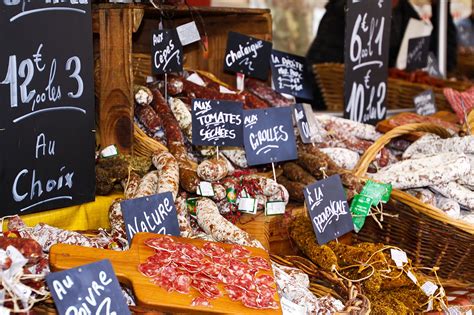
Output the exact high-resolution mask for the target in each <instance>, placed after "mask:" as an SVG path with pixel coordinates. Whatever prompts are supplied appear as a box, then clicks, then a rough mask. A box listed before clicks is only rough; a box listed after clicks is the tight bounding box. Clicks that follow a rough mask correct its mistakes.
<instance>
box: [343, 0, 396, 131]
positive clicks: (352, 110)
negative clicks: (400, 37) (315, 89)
mask: <svg viewBox="0 0 474 315" xmlns="http://www.w3.org/2000/svg"><path fill="white" fill-rule="evenodd" d="M391 9H392V6H391V1H386V0H360V1H354V0H347V15H346V30H345V40H344V65H345V70H344V118H349V119H351V120H355V121H359V122H364V123H376V122H377V121H379V120H382V119H384V118H385V115H386V112H387V110H386V99H387V75H388V50H389V44H390V42H389V35H390V17H391V12H392V10H391Z"/></svg>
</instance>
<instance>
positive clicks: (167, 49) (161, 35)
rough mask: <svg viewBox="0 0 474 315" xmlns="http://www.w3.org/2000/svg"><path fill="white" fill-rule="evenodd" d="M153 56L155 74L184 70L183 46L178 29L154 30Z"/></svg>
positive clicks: (152, 62)
mask: <svg viewBox="0 0 474 315" xmlns="http://www.w3.org/2000/svg"><path fill="white" fill-rule="evenodd" d="M151 56H152V58H151V64H152V67H151V68H152V73H153V74H163V73H171V72H180V71H183V46H182V45H181V42H180V40H179V37H178V32H177V31H176V29H169V30H154V31H153V33H152V38H151Z"/></svg>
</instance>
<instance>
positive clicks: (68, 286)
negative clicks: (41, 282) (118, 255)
mask: <svg viewBox="0 0 474 315" xmlns="http://www.w3.org/2000/svg"><path fill="white" fill-rule="evenodd" d="M46 282H47V283H48V287H49V289H50V290H51V295H52V296H53V300H54V304H55V305H56V309H57V310H58V312H59V314H60V315H69V314H117V315H118V314H120V315H122V314H123V315H127V314H130V310H129V308H128V305H127V303H126V302H125V297H124V296H123V293H122V289H121V288H120V285H119V283H118V280H117V277H116V276H115V272H114V270H113V269H112V265H111V264H110V261H109V260H107V259H104V260H101V261H98V262H94V263H90V264H87V265H83V266H80V267H76V268H72V269H69V270H64V271H60V272H53V273H50V274H48V275H47V276H46Z"/></svg>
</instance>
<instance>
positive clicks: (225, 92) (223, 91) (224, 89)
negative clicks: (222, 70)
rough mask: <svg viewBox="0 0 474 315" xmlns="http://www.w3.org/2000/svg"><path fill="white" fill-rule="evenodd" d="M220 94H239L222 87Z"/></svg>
mask: <svg viewBox="0 0 474 315" xmlns="http://www.w3.org/2000/svg"><path fill="white" fill-rule="evenodd" d="M219 92H221V93H222V94H237V93H235V92H234V91H231V90H229V89H228V88H226V87H225V86H222V85H219Z"/></svg>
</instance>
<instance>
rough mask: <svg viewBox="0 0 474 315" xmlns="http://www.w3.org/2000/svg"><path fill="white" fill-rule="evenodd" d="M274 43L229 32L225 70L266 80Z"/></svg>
mask: <svg viewBox="0 0 474 315" xmlns="http://www.w3.org/2000/svg"><path fill="white" fill-rule="evenodd" d="M271 52H272V43H271V42H267V41H264V40H261V39H258V38H254V37H250V36H247V35H244V34H239V33H235V32H229V35H228V37H227V49H226V53H225V57H224V70H226V71H231V72H238V73H242V74H245V75H246V76H249V77H255V78H258V79H261V80H266V79H267V77H268V70H269V68H270V54H271Z"/></svg>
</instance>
